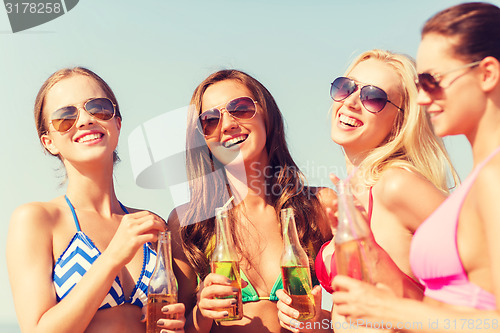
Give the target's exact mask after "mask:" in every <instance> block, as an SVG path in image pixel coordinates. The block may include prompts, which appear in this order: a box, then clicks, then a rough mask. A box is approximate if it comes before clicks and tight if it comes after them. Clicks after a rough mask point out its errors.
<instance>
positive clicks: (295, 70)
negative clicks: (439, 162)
mask: <svg viewBox="0 0 500 333" xmlns="http://www.w3.org/2000/svg"><path fill="white" fill-rule="evenodd" d="M460 2H462V1H456V0H440V1H436V0H419V1H401V0H377V1H373V0H358V1H334V0H316V1H295V0H287V1H269V0H252V1H235V0H225V1H221V0H210V1H160V0H153V1H130V0H120V1H118V0H109V1H97V0H82V1H80V3H79V4H78V5H77V6H76V7H75V8H74V9H73V10H71V11H70V12H68V13H67V14H65V15H63V16H62V17H59V18H58V19H55V20H54V21H51V22H48V23H46V24H44V25H41V26H38V27H35V28H32V29H30V30H27V31H25V32H20V33H16V34H13V33H12V32H11V30H10V25H9V21H8V18H7V14H6V11H5V10H4V9H3V8H0V50H1V51H0V77H1V79H0V110H1V111H0V112H1V115H2V121H3V130H2V131H0V140H1V142H3V143H4V147H3V149H2V156H3V157H2V160H1V163H0V174H1V176H0V177H1V178H0V179H1V182H0V207H1V209H0V221H1V222H0V267H1V269H0V285H2V286H4V287H3V288H2V289H0V299H1V300H2V302H0V331H1V332H16V329H15V327H16V324H15V323H16V317H15V312H14V308H13V303H12V296H11V293H10V289H9V287H8V286H9V283H8V278H7V270H6V264H5V239H6V234H7V229H8V224H9V219H10V214H11V213H12V211H13V210H14V209H15V207H17V206H18V205H20V204H22V203H25V202H29V201H46V200H50V199H51V198H53V197H55V196H58V195H61V194H63V193H64V186H63V187H59V186H58V184H59V183H60V182H61V180H62V179H60V178H58V177H57V176H58V175H61V174H62V173H61V171H60V170H59V171H58V170H57V169H58V168H60V164H59V162H58V161H57V159H55V158H52V157H50V156H48V155H45V154H44V153H43V151H42V149H41V146H40V144H39V142H38V138H37V135H36V131H35V126H34V121H33V115H32V109H33V102H34V99H35V96H36V93H37V92H38V89H39V87H40V86H41V84H42V83H43V81H44V80H45V79H46V78H47V77H48V76H49V75H50V74H51V73H53V72H54V71H56V70H58V69H60V68H62V67H67V66H76V65H81V66H85V67H88V68H90V69H92V70H94V71H95V72H97V73H98V74H99V75H101V76H102V77H103V78H104V79H105V80H106V81H107V82H108V83H109V84H110V86H111V87H112V88H113V90H114V92H115V94H116V96H117V98H118V101H119V103H120V107H121V112H122V115H123V127H122V134H121V136H122V137H121V141H120V144H119V147H118V149H119V155H120V156H121V159H122V162H121V163H120V164H119V165H118V167H117V168H116V171H115V177H116V190H117V193H118V197H119V198H120V200H121V201H122V202H124V203H125V204H126V205H129V206H134V207H139V208H146V209H149V210H152V211H155V212H157V213H158V214H160V215H162V216H164V217H167V216H168V213H169V212H170V210H171V209H172V208H173V204H172V202H173V201H172V196H171V194H170V192H169V191H168V190H148V189H142V188H140V187H138V186H137V185H136V184H135V181H134V178H133V175H132V171H131V168H130V160H129V152H128V142H129V135H130V133H131V132H132V131H133V130H134V129H135V128H136V127H137V126H139V125H141V124H142V123H144V122H146V121H148V120H149V119H151V118H153V117H155V116H159V115H162V114H164V113H166V112H168V111H170V110H174V109H177V108H180V107H183V106H185V105H187V104H188V103H189V99H190V96H191V94H192V92H193V90H194V88H195V87H196V85H197V84H198V83H199V82H200V81H201V80H202V79H204V78H205V77H206V76H207V75H208V74H210V73H211V72H213V71H215V70H218V69H222V68H237V69H241V70H243V71H246V72H248V73H249V74H251V75H253V76H255V77H256V78H257V79H258V80H260V81H261V82H262V83H263V84H264V85H265V86H266V87H267V88H268V89H269V90H270V91H271V93H272V94H273V96H274V97H275V98H276V100H277V102H278V105H279V107H280V108H281V110H282V112H283V114H284V117H285V120H286V124H287V138H288V143H289V145H290V147H291V151H292V154H293V156H294V158H295V159H296V161H297V163H298V164H299V166H301V167H302V168H303V171H304V172H305V173H306V176H308V178H309V182H310V183H311V184H314V185H324V186H329V185H330V184H329V181H328V173H329V172H332V171H333V172H335V171H338V170H343V168H344V162H343V158H342V155H341V152H340V149H339V148H338V147H336V146H335V145H334V144H333V143H332V142H331V140H330V138H329V127H330V125H329V117H328V111H329V107H330V104H331V100H330V97H329V88H330V82H331V81H332V80H333V79H334V78H335V77H337V76H339V75H341V74H342V73H343V72H344V70H345V68H346V67H347V65H348V63H349V62H350V61H351V60H352V59H353V58H354V57H355V56H356V55H357V54H359V53H361V52H363V51H365V50H368V49H371V48H382V49H389V50H392V51H398V52H402V53H407V54H409V55H412V56H415V54H416V50H417V47H418V42H419V33H420V28H421V26H422V24H423V23H424V21H425V20H426V19H427V18H429V17H430V16H431V15H432V14H434V13H436V12H437V11H439V10H441V9H443V8H445V7H448V6H450V5H454V4H457V3H460ZM174 139H175V138H172V140H174ZM165 144H168V142H165ZM446 144H447V147H448V149H449V151H450V154H451V156H452V159H453V162H454V163H455V165H456V167H457V169H458V171H459V173H460V175H461V177H462V178H463V177H464V176H465V175H466V174H467V173H468V172H469V170H470V169H471V166H472V162H471V157H470V156H471V155H470V150H469V148H468V146H467V144H466V141H465V139H464V138H460V137H455V138H450V139H447V140H446ZM8 325H13V326H8ZM7 327H9V328H7ZM12 327H13V328H12Z"/></svg>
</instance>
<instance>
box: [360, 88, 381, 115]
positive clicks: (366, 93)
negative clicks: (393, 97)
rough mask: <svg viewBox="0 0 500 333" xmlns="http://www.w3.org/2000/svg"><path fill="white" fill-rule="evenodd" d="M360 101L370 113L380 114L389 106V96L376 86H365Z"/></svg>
mask: <svg viewBox="0 0 500 333" xmlns="http://www.w3.org/2000/svg"><path fill="white" fill-rule="evenodd" d="M360 99H361V103H362V104H363V106H364V107H365V108H366V109H367V110H368V111H370V112H380V111H382V109H383V108H384V107H385V105H386V104H387V94H386V93H385V91H383V90H382V89H380V88H377V87H375V86H364V87H363V88H362V89H361V93H360Z"/></svg>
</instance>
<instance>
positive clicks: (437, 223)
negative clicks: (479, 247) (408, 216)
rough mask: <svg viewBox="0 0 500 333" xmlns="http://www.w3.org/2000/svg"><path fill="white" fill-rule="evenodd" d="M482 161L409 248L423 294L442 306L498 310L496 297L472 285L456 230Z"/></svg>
mask: <svg viewBox="0 0 500 333" xmlns="http://www.w3.org/2000/svg"><path fill="white" fill-rule="evenodd" d="M498 152H500V147H498V148H497V149H496V150H495V151H494V152H493V153H491V154H490V156H488V158H486V159H485V160H484V161H483V162H481V163H480V164H479V165H478V166H477V167H476V168H475V169H474V170H473V171H472V173H471V174H470V175H469V176H468V177H467V178H466V180H465V181H464V182H463V183H462V185H460V186H459V187H458V188H457V189H456V190H455V191H454V192H453V193H452V194H451V195H450V196H449V197H448V198H447V199H446V201H445V202H443V203H442V204H441V206H439V207H438V209H436V211H434V213H432V215H431V216H429V217H428V218H427V220H425V221H424V223H422V224H421V225H420V227H419V228H418V229H417V231H416V232H415V235H414V236H413V240H412V243H411V248H410V264H411V268H412V270H413V272H414V274H415V276H417V277H418V278H419V280H420V282H421V283H422V284H423V285H424V286H425V292H424V294H425V295H426V296H429V297H431V298H433V299H436V300H438V301H441V302H443V303H448V304H453V305H461V306H467V307H473V308H476V309H483V310H493V309H496V301H495V296H494V295H493V294H491V293H489V292H487V291H485V290H484V289H482V288H481V287H479V286H477V285H475V284H474V283H472V282H470V281H469V279H468V278H467V273H466V272H465V270H464V267H463V265H462V262H461V260H460V255H459V253H458V247H457V227H458V219H459V216H460V211H461V208H462V205H463V203H464V201H465V198H466V197H467V194H468V193H469V190H470V188H471V186H472V184H473V183H474V180H475V179H476V177H477V175H478V174H479V172H480V171H481V169H482V168H483V166H484V165H485V164H486V163H487V162H488V161H489V160H490V159H491V158H492V157H493V156H495V155H496V154H497V153H498Z"/></svg>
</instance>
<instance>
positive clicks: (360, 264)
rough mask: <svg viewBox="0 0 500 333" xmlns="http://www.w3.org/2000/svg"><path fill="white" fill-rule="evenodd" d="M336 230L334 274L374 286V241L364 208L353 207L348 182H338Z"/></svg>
mask: <svg viewBox="0 0 500 333" xmlns="http://www.w3.org/2000/svg"><path fill="white" fill-rule="evenodd" d="M337 188H338V190H339V191H338V198H339V201H338V208H339V213H338V218H339V219H338V228H337V233H336V234H335V257H336V259H337V261H336V262H337V272H338V274H341V275H347V276H350V277H352V278H355V279H358V280H362V281H365V282H368V283H373V282H374V280H373V275H374V267H375V262H376V258H375V256H374V255H375V250H374V245H375V241H374V239H373V235H372V233H371V230H370V227H369V226H368V224H367V223H366V222H367V221H366V214H363V212H364V209H362V210H361V209H360V208H359V207H356V205H355V200H354V197H353V195H352V194H351V191H350V188H349V183H344V182H343V181H338V183H337Z"/></svg>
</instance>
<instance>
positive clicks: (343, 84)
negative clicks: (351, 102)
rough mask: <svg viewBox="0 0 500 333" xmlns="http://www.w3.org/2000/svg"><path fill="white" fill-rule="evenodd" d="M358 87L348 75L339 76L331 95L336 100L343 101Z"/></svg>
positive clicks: (333, 84) (333, 85) (332, 87)
mask: <svg viewBox="0 0 500 333" xmlns="http://www.w3.org/2000/svg"><path fill="white" fill-rule="evenodd" d="M356 88H357V86H356V83H355V82H354V81H353V80H351V79H349V78H346V77H338V78H336V79H335V81H333V83H332V86H331V88H330V97H331V98H332V99H333V100H334V101H336V102H340V101H343V100H344V99H346V98H347V97H348V96H349V95H350V94H352V93H353V92H355V91H356Z"/></svg>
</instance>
